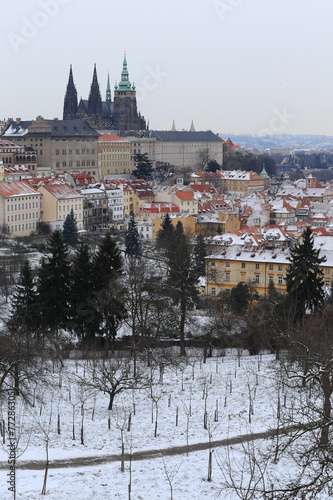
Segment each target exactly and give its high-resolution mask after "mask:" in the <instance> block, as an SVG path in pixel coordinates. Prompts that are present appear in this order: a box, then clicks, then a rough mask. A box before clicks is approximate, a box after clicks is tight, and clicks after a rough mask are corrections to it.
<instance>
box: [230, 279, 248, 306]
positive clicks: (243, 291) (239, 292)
mask: <svg viewBox="0 0 333 500" xmlns="http://www.w3.org/2000/svg"><path fill="white" fill-rule="evenodd" d="M249 303H250V289H249V285H247V284H246V283H243V282H240V283H238V284H237V286H235V287H234V288H232V289H231V291H230V298H229V304H230V307H231V309H232V312H234V313H235V314H242V313H245V312H246V310H247V308H248V307H249Z"/></svg>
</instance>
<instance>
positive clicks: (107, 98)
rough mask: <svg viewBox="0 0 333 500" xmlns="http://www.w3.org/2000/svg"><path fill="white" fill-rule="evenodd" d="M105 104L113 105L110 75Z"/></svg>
mask: <svg viewBox="0 0 333 500" xmlns="http://www.w3.org/2000/svg"><path fill="white" fill-rule="evenodd" d="M105 102H107V103H109V104H111V88H110V75H109V73H108V83H107V86H106V98H105Z"/></svg>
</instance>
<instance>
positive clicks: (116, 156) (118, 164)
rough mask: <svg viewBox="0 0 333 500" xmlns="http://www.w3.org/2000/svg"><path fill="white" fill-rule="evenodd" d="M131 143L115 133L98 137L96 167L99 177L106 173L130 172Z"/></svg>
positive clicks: (101, 177) (106, 174)
mask: <svg viewBox="0 0 333 500" xmlns="http://www.w3.org/2000/svg"><path fill="white" fill-rule="evenodd" d="M131 150H132V147H131V143H130V142H129V141H127V140H125V139H123V138H122V137H119V136H118V135H115V134H104V135H102V136H101V137H99V138H98V169H99V175H100V179H103V178H104V177H105V176H108V175H117V174H131V173H132V165H131Z"/></svg>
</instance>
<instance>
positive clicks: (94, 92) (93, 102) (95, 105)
mask: <svg viewBox="0 0 333 500" xmlns="http://www.w3.org/2000/svg"><path fill="white" fill-rule="evenodd" d="M88 114H89V115H95V116H98V117H100V118H102V98H101V93H100V90H99V84H98V79H97V70H96V64H95V65H94V74H93V80H92V83H91V87H90V93H89V99H88Z"/></svg>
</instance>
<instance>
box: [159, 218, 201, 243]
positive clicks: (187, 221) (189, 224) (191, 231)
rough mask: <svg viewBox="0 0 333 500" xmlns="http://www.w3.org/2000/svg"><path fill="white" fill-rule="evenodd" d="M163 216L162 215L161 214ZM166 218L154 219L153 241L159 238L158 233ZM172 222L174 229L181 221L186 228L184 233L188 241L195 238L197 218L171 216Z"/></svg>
mask: <svg viewBox="0 0 333 500" xmlns="http://www.w3.org/2000/svg"><path fill="white" fill-rule="evenodd" d="M161 215H162V214H161ZM164 217H165V215H164V216H162V217H160V218H154V219H152V241H155V240H156V238H157V233H158V231H159V230H160V229H161V225H162V222H163V220H164ZM170 219H171V222H172V224H173V226H174V227H176V226H177V223H178V221H180V222H181V223H182V224H183V226H184V232H185V234H186V236H187V237H188V239H192V238H194V236H195V218H194V217H193V216H192V215H186V216H185V217H177V216H173V215H171V216H170Z"/></svg>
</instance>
